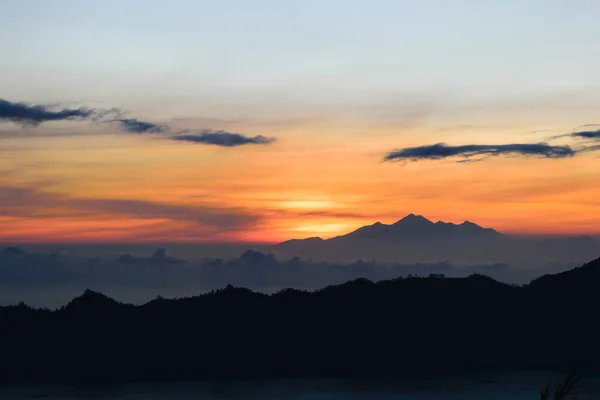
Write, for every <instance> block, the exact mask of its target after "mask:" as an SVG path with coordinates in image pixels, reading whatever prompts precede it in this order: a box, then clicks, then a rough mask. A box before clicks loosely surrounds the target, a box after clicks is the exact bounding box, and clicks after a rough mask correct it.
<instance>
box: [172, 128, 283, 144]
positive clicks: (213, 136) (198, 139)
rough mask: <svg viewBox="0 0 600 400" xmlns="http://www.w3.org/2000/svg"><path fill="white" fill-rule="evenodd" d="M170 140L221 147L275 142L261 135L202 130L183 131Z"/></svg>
mask: <svg viewBox="0 0 600 400" xmlns="http://www.w3.org/2000/svg"><path fill="white" fill-rule="evenodd" d="M171 139H172V140H178V141H184V142H192V143H198V144H210V145H215V146H221V147H236V146H244V145H248V144H263V145H267V144H271V143H273V142H275V140H276V139H275V138H272V137H266V136H263V135H257V136H245V135H242V134H241V133H231V132H226V131H224V130H218V131H213V130H208V129H207V130H203V131H200V132H198V133H192V132H190V131H183V132H180V133H178V134H177V135H175V136H172V137H171Z"/></svg>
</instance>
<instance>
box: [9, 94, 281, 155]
mask: <svg viewBox="0 0 600 400" xmlns="http://www.w3.org/2000/svg"><path fill="white" fill-rule="evenodd" d="M124 115H125V112H124V111H123V110H121V109H119V108H109V109H101V108H89V107H83V106H82V107H79V108H60V107H58V106H50V105H32V104H28V103H19V102H11V101H8V100H4V99H0V121H3V120H4V121H10V122H14V123H17V124H21V125H32V126H38V125H40V124H42V123H44V122H48V121H73V120H75V121H93V122H96V123H103V124H117V125H118V126H119V127H120V129H121V130H122V131H123V132H126V133H137V134H151V133H152V134H166V133H167V132H169V130H170V127H169V126H168V125H165V124H158V123H154V122H149V121H143V120H139V119H137V118H127V117H125V116H124ZM29 136H31V135H29ZM163 138H164V139H167V140H174V141H183V142H190V143H197V144H208V145H215V146H221V147H238V146H244V145H249V144H262V145H268V144H271V143H273V142H275V140H276V139H275V138H273V137H267V136H263V135H257V136H246V135H243V134H241V133H232V132H227V131H224V130H211V129H205V130H200V131H192V130H183V131H180V132H178V133H176V134H175V135H171V136H168V135H164V136H163Z"/></svg>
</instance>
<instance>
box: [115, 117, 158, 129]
mask: <svg viewBox="0 0 600 400" xmlns="http://www.w3.org/2000/svg"><path fill="white" fill-rule="evenodd" d="M114 122H118V123H119V124H120V125H121V128H122V129H123V130H124V131H126V132H132V133H163V132H166V131H168V130H169V127H168V126H166V125H158V124H154V123H152V122H147V121H140V120H138V119H135V118H119V119H115V120H114Z"/></svg>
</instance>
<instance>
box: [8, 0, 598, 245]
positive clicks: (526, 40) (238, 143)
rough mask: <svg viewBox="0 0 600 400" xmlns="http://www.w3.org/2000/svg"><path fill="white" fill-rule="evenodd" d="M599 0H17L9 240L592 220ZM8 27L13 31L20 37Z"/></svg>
mask: <svg viewBox="0 0 600 400" xmlns="http://www.w3.org/2000/svg"><path fill="white" fill-rule="evenodd" d="M598 15H600V3H598V2H597V1H595V0H589V1H586V0H569V1H563V0H561V1H559V0H543V1H542V0H530V1H526V2H525V1H521V0H505V1H501V2H500V1H491V0H477V1H475V0H470V1H467V0H463V1H459V0H420V1H402V0H396V1H383V0H368V1H367V0H364V1H362V0H360V1H359V0H344V1H341V0H339V1H338V0H319V1H317V0H306V1H292V0H277V1H275V0H273V1H266V0H263V1H260V0H257V1H252V2H249V1H242V0H237V1H233V0H220V1H201V0H194V1H192V0H172V1H169V2H164V1H155V0H128V1H117V0H104V1H102V2H100V1H86V2H81V1H71V0H55V1H52V2H49V1H44V0H5V1H3V3H2V12H1V13H0V37H2V38H4V39H5V40H0V54H1V57H0V227H1V228H0V241H3V242H77V241H92V242H145V241H152V242H156V241H163V242H164V241H167V242H168V241H248V242H277V241H282V240H286V239H290V238H303V237H311V236H321V237H332V236H336V235H339V234H343V233H346V232H348V231H351V230H353V229H355V228H357V227H359V226H362V225H366V224H371V223H374V222H375V221H381V222H384V223H391V222H394V221H396V220H398V219H400V218H402V217H403V216H404V215H406V214H409V213H415V214H421V215H424V216H426V217H427V218H429V219H431V220H434V221H437V220H443V221H450V222H462V221H464V220H469V221H473V222H476V223H478V224H480V225H482V226H486V227H492V228H495V229H497V230H499V231H501V232H505V233H510V234H528V235H529V234H543V235H548V234H561V235H563V234H573V235H575V234H576V235H579V234H586V235H600V228H599V227H600V200H599V199H600V185H598V182H600V126H596V125H595V124H600V116H599V112H600V91H599V90H598V89H599V88H600V74H598V70H600V47H598V46H597V43H596V42H597V41H595V40H594V38H597V37H600V25H599V24H598V23H597V17H598ZM6 39H8V40H6Z"/></svg>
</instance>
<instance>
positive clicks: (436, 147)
mask: <svg viewBox="0 0 600 400" xmlns="http://www.w3.org/2000/svg"><path fill="white" fill-rule="evenodd" d="M575 154H576V151H575V150H574V149H572V148H571V147H570V146H552V145H549V144H547V143H514V144H497V145H494V144H468V145H461V146H448V145H447V144H445V143H436V144H433V145H426V146H418V147H406V148H403V149H400V150H395V151H392V152H390V153H388V154H386V155H385V157H384V161H421V160H441V159H445V158H453V157H457V158H461V159H462V161H463V162H464V160H470V161H473V160H481V159H482V158H486V157H492V156H503V155H504V156H526V157H540V158H565V157H571V156H574V155H575ZM477 157H481V158H477Z"/></svg>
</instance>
